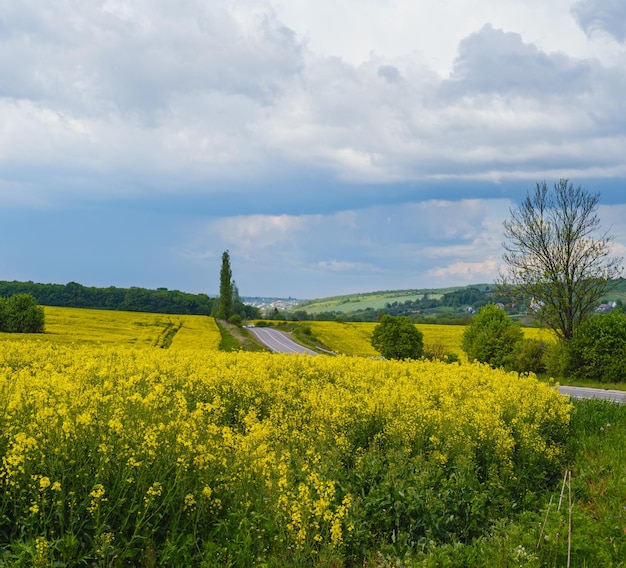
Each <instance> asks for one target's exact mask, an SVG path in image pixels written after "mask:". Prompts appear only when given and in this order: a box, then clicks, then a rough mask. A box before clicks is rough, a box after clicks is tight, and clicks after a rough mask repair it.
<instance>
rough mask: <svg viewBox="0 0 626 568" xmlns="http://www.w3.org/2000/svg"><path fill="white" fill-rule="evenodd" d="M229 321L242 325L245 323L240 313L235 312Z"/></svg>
mask: <svg viewBox="0 0 626 568" xmlns="http://www.w3.org/2000/svg"><path fill="white" fill-rule="evenodd" d="M228 323H230V324H232V325H238V326H240V325H241V324H242V323H243V320H242V319H241V316H240V315H239V314H233V315H232V316H230V317H229V318H228Z"/></svg>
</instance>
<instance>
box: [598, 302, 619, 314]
mask: <svg viewBox="0 0 626 568" xmlns="http://www.w3.org/2000/svg"><path fill="white" fill-rule="evenodd" d="M615 306H617V303H616V302H607V303H606V304H600V305H599V306H598V307H597V308H596V310H595V311H596V312H597V313H599V314H606V313H608V312H612V311H613V310H614V309H615Z"/></svg>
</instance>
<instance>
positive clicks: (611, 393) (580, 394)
mask: <svg viewBox="0 0 626 568" xmlns="http://www.w3.org/2000/svg"><path fill="white" fill-rule="evenodd" d="M558 389H559V392H560V393H561V394H569V395H570V396H571V397H572V398H601V399H604V400H612V401H613V402H620V403H622V404H624V403H626V392H624V391H616V390H604V389H592V388H588V387H558Z"/></svg>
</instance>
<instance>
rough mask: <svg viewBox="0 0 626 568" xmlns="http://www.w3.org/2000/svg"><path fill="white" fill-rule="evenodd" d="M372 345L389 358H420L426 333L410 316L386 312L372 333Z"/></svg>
mask: <svg viewBox="0 0 626 568" xmlns="http://www.w3.org/2000/svg"><path fill="white" fill-rule="evenodd" d="M371 342H372V347H374V349H376V351H378V352H379V353H380V354H381V355H382V356H383V357H385V358H387V359H419V358H420V357H421V356H422V353H423V352H424V334H423V333H422V332H421V331H420V330H419V329H417V328H416V327H415V326H414V325H413V324H412V323H411V320H410V319H409V318H408V317H405V316H395V317H394V316H390V315H387V314H385V315H384V316H383V317H382V318H381V319H380V322H379V323H378V325H377V326H376V327H375V328H374V332H373V333H372V339H371Z"/></svg>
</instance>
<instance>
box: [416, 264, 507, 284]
mask: <svg viewBox="0 0 626 568" xmlns="http://www.w3.org/2000/svg"><path fill="white" fill-rule="evenodd" d="M499 268H500V262H499V261H498V260H497V259H495V258H488V259H486V260H483V261H481V262H463V261H459V262H453V263H452V264H449V265H447V266H437V267H435V268H431V269H430V270H428V272H427V273H426V276H427V277H430V278H436V279H438V280H440V281H441V282H451V281H454V282H458V283H459V284H472V283H476V284H478V283H482V282H493V281H494V280H495V279H496V277H497V276H498V271H499Z"/></svg>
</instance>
